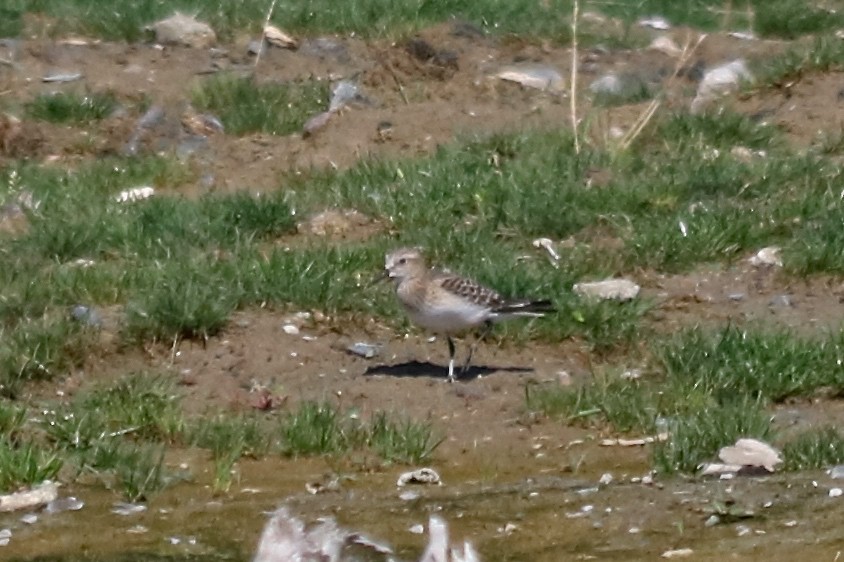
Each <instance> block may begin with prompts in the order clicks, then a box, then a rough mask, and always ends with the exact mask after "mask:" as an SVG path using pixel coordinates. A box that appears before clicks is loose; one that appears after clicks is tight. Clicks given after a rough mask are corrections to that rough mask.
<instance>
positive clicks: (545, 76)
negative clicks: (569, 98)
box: [495, 64, 566, 92]
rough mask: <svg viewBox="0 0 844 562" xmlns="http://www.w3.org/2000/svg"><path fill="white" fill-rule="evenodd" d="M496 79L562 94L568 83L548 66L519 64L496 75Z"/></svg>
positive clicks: (503, 69) (508, 67) (505, 68)
mask: <svg viewBox="0 0 844 562" xmlns="http://www.w3.org/2000/svg"><path fill="white" fill-rule="evenodd" d="M495 77H496V78H499V79H501V80H507V81H509V82H517V83H519V84H521V85H522V86H527V87H528V88H536V89H538V90H547V91H549V92H562V91H564V90H565V89H566V81H565V79H563V75H562V74H560V72H559V71H558V70H557V69H555V68H553V67H551V66H547V65H537V64H519V65H511V66H506V67H504V68H502V69H501V70H499V71H498V72H497V73H496V74H495Z"/></svg>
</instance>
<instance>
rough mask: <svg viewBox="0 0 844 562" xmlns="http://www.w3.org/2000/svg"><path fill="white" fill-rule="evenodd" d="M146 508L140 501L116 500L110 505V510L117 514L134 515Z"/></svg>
mask: <svg viewBox="0 0 844 562" xmlns="http://www.w3.org/2000/svg"><path fill="white" fill-rule="evenodd" d="M146 510H147V506H145V505H144V504H141V503H126V502H117V503H116V504H114V505H113V506H112V507H111V512H112V513H115V514H117V515H134V514H136V513H141V512H143V511H146Z"/></svg>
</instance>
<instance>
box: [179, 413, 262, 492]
mask: <svg viewBox="0 0 844 562" xmlns="http://www.w3.org/2000/svg"><path fill="white" fill-rule="evenodd" d="M191 442H192V443H193V444H194V445H196V446H198V447H202V448H204V449H209V450H210V451H211V458H212V460H213V462H214V482H213V486H214V490H215V491H218V492H224V491H228V490H229V488H230V487H231V485H232V481H233V478H234V476H235V474H236V472H235V465H236V464H237V461H239V460H240V459H241V458H243V457H250V458H256V459H257V458H261V457H263V456H264V455H266V454H267V453H268V452H269V451H270V450H271V449H272V448H273V447H274V446H277V444H274V443H273V440H272V438H271V435H270V433H269V432H268V431H267V429H266V428H265V427H263V426H262V425H261V424H260V423H259V420H258V419H256V418H255V417H251V416H240V417H225V416H218V417H215V418H213V419H210V420H208V419H203V420H200V421H199V423H198V424H197V425H196V427H195V429H194V432H193V435H192V436H191Z"/></svg>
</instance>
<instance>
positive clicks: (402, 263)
mask: <svg viewBox="0 0 844 562" xmlns="http://www.w3.org/2000/svg"><path fill="white" fill-rule="evenodd" d="M406 263H407V258H402V259H400V260H399V265H404V264H406Z"/></svg>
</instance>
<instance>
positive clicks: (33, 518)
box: [21, 513, 38, 525]
mask: <svg viewBox="0 0 844 562" xmlns="http://www.w3.org/2000/svg"><path fill="white" fill-rule="evenodd" d="M37 522H38V516H37V515H36V514H34V513H27V514H26V515H24V516H23V517H21V523H25V524H26V525H35V523H37Z"/></svg>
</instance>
